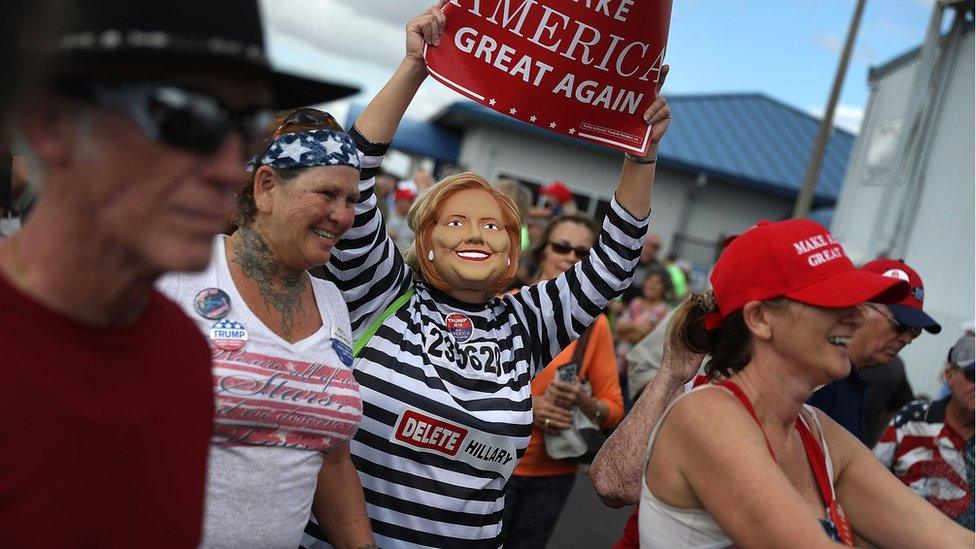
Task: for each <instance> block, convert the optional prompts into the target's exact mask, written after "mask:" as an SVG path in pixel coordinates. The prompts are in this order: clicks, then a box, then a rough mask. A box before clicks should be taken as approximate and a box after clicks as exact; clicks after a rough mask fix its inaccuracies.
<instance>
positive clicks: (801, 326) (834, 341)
mask: <svg viewBox="0 0 976 549" xmlns="http://www.w3.org/2000/svg"><path fill="white" fill-rule="evenodd" d="M771 316H772V324H771V328H772V340H771V342H770V343H771V345H772V346H773V348H774V349H775V351H776V353H777V354H778V355H779V356H781V357H782V358H783V359H784V360H785V361H786V362H787V363H788V364H791V365H792V366H794V367H795V368H797V369H798V371H801V372H804V374H808V375H810V378H811V379H812V380H813V381H814V382H815V383H817V384H822V383H828V382H830V381H832V380H835V379H841V378H844V377H847V375H848V374H850V368H851V363H850V356H851V355H850V350H849V345H850V342H851V339H852V338H853V337H854V333H855V332H856V331H857V329H858V328H859V327H860V326H861V323H862V321H863V319H862V315H861V312H860V310H859V309H858V308H857V307H850V308H846V309H826V308H822V307H814V306H811V305H805V304H803V303H798V302H796V301H786V302H785V304H784V305H783V306H780V307H775V308H771Z"/></svg>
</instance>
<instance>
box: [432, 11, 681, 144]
mask: <svg viewBox="0 0 976 549" xmlns="http://www.w3.org/2000/svg"><path fill="white" fill-rule="evenodd" d="M444 14H445V16H446V17H447V28H446V29H445V32H444V35H443V36H442V37H441V42H440V45H439V46H436V47H435V46H430V47H427V48H425V50H424V57H425V59H426V60H427V67H428V69H429V70H430V74H431V75H432V76H433V77H434V78H436V79H437V80H438V81H440V82H441V83H442V84H444V85H446V86H447V87H449V88H452V89H454V90H456V91H458V92H460V93H461V94H462V95H465V96H467V97H469V98H471V99H473V100H475V101H477V102H479V103H481V104H482V105H484V106H486V107H488V108H490V109H493V110H495V111H498V112H500V113H502V114H504V115H506V116H510V117H512V118H515V119H517V120H521V121H522V122H525V123H528V124H531V125H533V126H537V127H539V128H544V129H547V130H551V131H554V132H556V133H560V134H562V135H568V136H570V137H574V138H577V139H583V140H586V141H590V142H593V143H597V144H600V145H607V146H610V147H613V148H616V149H620V150H622V151H626V152H630V153H634V154H638V155H644V154H646V153H647V148H648V146H649V145H650V139H649V138H650V127H649V126H648V125H647V124H646V123H645V122H644V120H643V119H642V117H641V115H642V114H643V113H644V111H645V110H646V109H647V107H648V106H650V104H651V102H652V101H654V99H655V98H656V93H655V89H656V83H657V81H658V80H659V79H660V72H661V66H662V65H663V63H664V52H665V49H666V46H667V41H668V26H669V25H670V22H671V0H451V1H450V2H449V3H448V4H446V5H445V6H444Z"/></svg>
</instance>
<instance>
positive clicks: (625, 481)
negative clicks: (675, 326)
mask: <svg viewBox="0 0 976 549" xmlns="http://www.w3.org/2000/svg"><path fill="white" fill-rule="evenodd" d="M668 341H669V340H668V338H665V345H664V359H663V360H662V363H661V370H660V371H659V372H658V374H657V375H655V376H654V378H653V379H651V381H650V383H648V384H647V387H646V388H645V389H644V392H643V393H641V396H640V398H638V399H637V402H636V403H635V404H634V407H633V409H631V411H630V413H629V414H627V416H626V417H624V420H623V421H622V422H620V425H618V426H617V429H616V430H615V431H614V432H613V434H612V435H610V438H608V439H607V441H606V442H605V443H604V444H603V447H601V448H600V451H599V453H597V455H596V458H595V459H594V460H593V464H592V465H591V466H590V480H591V481H592V482H593V488H594V489H595V490H596V493H597V494H598V495H599V496H600V499H601V500H603V503H604V504H605V505H608V506H610V507H624V506H626V505H632V504H634V503H637V501H638V500H639V499H640V483H641V478H643V476H644V466H645V464H646V460H647V441H648V440H649V438H650V436H651V431H653V430H654V426H655V425H657V422H658V420H660V419H661V415H662V414H663V413H664V410H666V409H667V407H668V406H669V405H670V404H671V402H672V401H674V399H675V398H676V397H677V396H678V395H680V394H681V392H682V387H683V386H684V384H685V383H687V382H688V381H689V380H691V378H692V377H694V376H695V373H696V372H698V368H699V367H701V363H702V359H704V355H699V354H695V353H691V352H688V351H687V350H681V349H679V350H674V349H672V348H671V345H670V343H669V342H668Z"/></svg>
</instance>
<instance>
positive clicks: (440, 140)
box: [345, 104, 461, 163]
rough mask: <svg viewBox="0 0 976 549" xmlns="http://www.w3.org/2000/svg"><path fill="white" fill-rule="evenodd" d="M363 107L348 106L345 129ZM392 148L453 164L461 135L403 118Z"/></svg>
mask: <svg viewBox="0 0 976 549" xmlns="http://www.w3.org/2000/svg"><path fill="white" fill-rule="evenodd" d="M363 108H364V107H363V105H361V104H353V105H350V106H349V114H348V115H347V116H346V124H345V127H346V128H351V127H352V123H353V122H355V121H356V119H357V118H359V114H360V113H362V112H363ZM392 146H393V148H395V149H399V150H401V151H403V152H405V153H408V154H416V155H420V156H429V157H431V158H434V159H436V160H439V161H442V162H450V163H455V162H457V159H458V154H459V153H460V150H461V134H460V133H459V132H458V131H456V130H454V129H452V128H448V127H445V126H438V125H435V124H430V123H428V122H424V121H421V120H415V119H411V118H404V119H403V120H402V121H401V122H400V126H399V127H398V128H397V131H396V134H394V135H393V145H392Z"/></svg>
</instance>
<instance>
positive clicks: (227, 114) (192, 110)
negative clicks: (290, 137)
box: [59, 81, 274, 153]
mask: <svg viewBox="0 0 976 549" xmlns="http://www.w3.org/2000/svg"><path fill="white" fill-rule="evenodd" d="M59 88H60V89H61V90H62V91H63V92H65V93H67V94H69V95H71V96H73V97H76V98H78V99H81V100H84V101H88V102H91V103H93V104H96V105H100V106H103V107H109V108H113V109H117V110H119V111H121V112H122V113H123V114H125V115H126V116H127V117H128V118H129V119H131V120H132V121H133V122H134V123H135V124H136V125H137V126H138V127H139V129H140V130H141V131H142V132H143V133H144V134H145V135H146V137H148V138H150V139H153V140H155V141H159V142H161V143H165V144H167V145H172V146H174V147H178V148H181V149H185V150H189V151H193V152H198V153H213V152H215V151H217V149H219V148H220V146H221V145H222V144H223V143H224V141H225V140H226V139H227V137H228V136H229V135H230V134H231V133H234V132H239V133H241V134H242V135H243V136H244V139H245V141H246V142H248V143H249V142H251V140H252V139H254V138H255V137H256V136H258V135H260V134H261V133H262V132H263V131H264V129H265V128H266V127H267V126H268V124H269V123H270V122H271V120H272V119H273V116H274V115H273V113H272V112H271V110H270V109H266V108H260V107H254V108H249V109H242V110H232V109H230V108H228V107H227V106H225V105H224V104H223V103H222V102H221V101H220V100H219V99H217V98H216V97H214V96H213V95H211V94H209V93H206V92H202V91H198V90H193V89H188V88H185V87H181V86H176V85H170V84H152V83H145V82H125V83H103V82H95V81H75V82H71V83H65V84H62V85H61V86H59Z"/></svg>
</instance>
